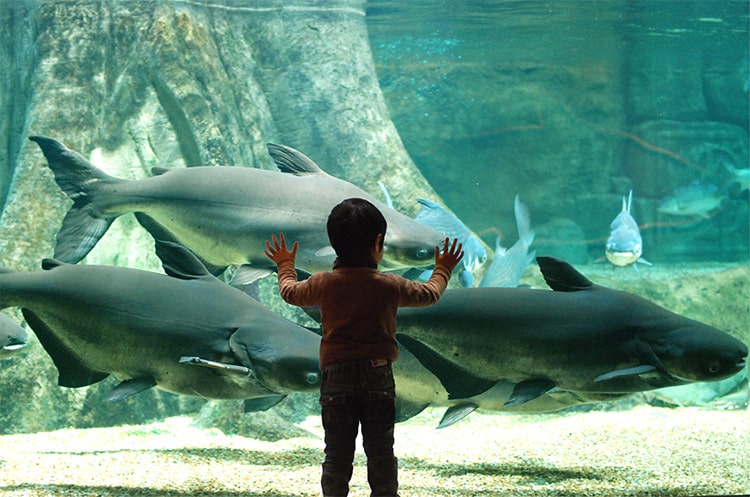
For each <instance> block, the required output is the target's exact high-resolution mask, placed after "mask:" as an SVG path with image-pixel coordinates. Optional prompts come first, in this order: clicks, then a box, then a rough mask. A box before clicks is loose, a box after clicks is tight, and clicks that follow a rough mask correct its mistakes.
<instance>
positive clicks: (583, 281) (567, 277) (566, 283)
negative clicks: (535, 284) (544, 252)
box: [536, 257, 594, 292]
mask: <svg viewBox="0 0 750 497" xmlns="http://www.w3.org/2000/svg"><path fill="white" fill-rule="evenodd" d="M536 262H537V264H539V270H540V271H541V272H542V276H544V281H546V282H547V285H549V287H550V288H551V289H553V290H555V291H556V292H578V291H580V290H586V289H587V288H591V287H593V286H594V284H593V283H592V282H591V281H590V280H589V279H588V278H586V277H585V276H584V275H582V274H581V273H579V272H578V271H576V270H575V268H573V266H571V265H570V264H568V263H567V262H565V261H564V260H562V259H557V258H555V257H537V258H536Z"/></svg>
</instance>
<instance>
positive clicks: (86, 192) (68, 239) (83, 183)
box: [29, 136, 123, 263]
mask: <svg viewBox="0 0 750 497" xmlns="http://www.w3.org/2000/svg"><path fill="white" fill-rule="evenodd" d="M29 140H31V141H33V142H35V143H36V144H37V145H39V148H41V150H42V153H43V154H44V156H45V157H46V159H47V163H48V165H49V168H50V169H51V170H52V172H53V173H54V174H55V181H56V182H57V185H58V186H59V187H60V189H61V190H62V191H63V192H64V193H65V194H66V195H67V196H68V197H70V199H71V200H73V206H72V207H71V208H70V210H69V211H68V213H67V214H66V215H65V219H63V223H62V226H61V227H60V230H59V231H58V233H57V243H56V245H55V254H54V256H55V258H56V259H59V260H61V261H64V262H70V263H76V262H78V261H80V260H81V259H83V258H84V257H86V254H88V253H89V252H90V251H91V249H92V248H94V245H96V243H97V242H98V241H99V239H100V238H101V237H102V236H103V235H104V233H106V232H107V229H109V227H110V225H111V224H112V222H113V221H114V220H115V218H114V217H112V218H104V217H101V216H100V215H98V214H97V213H96V212H95V210H94V208H93V206H92V205H91V198H92V194H91V192H92V190H93V189H94V188H95V187H96V185H97V183H100V182H107V183H114V182H119V181H123V180H120V179H118V178H115V177H113V176H109V175H108V174H106V173H104V172H103V171H101V170H99V169H97V167H96V166H94V165H93V164H91V163H90V162H89V161H88V160H86V158H85V157H83V156H82V155H81V154H79V153H78V152H76V151H74V150H70V149H69V148H67V147H66V146H65V145H63V144H62V143H60V142H59V141H57V140H55V139H52V138H47V137H44V136H30V137H29Z"/></svg>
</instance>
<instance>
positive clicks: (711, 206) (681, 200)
mask: <svg viewBox="0 0 750 497" xmlns="http://www.w3.org/2000/svg"><path fill="white" fill-rule="evenodd" d="M727 198H728V197H727V194H726V192H724V191H721V190H720V189H719V187H718V186H716V185H714V184H712V183H702V182H700V181H694V182H692V183H690V184H689V185H685V186H681V187H679V188H677V189H675V191H674V192H672V194H670V195H668V196H666V197H664V198H663V199H662V200H661V202H659V205H658V206H657V208H656V210H658V211H659V212H662V213H664V214H669V215H672V216H692V217H704V218H708V217H709V214H710V213H711V212H713V211H715V210H716V209H719V208H720V207H721V204H722V202H723V201H724V200H725V199H727Z"/></svg>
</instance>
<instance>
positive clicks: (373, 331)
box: [265, 198, 463, 497]
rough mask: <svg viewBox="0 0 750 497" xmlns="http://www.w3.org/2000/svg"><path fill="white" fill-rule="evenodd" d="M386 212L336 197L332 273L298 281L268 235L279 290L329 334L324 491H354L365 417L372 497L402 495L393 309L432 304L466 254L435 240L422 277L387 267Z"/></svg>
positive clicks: (324, 358)
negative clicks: (382, 266)
mask: <svg viewBox="0 0 750 497" xmlns="http://www.w3.org/2000/svg"><path fill="white" fill-rule="evenodd" d="M386 227H387V225H386V220H385V218H384V217H383V214H382V213H381V212H380V211H379V210H378V209H377V207H375V206H374V205H373V204H372V203H370V202H368V201H367V200H364V199H361V198H350V199H347V200H344V201H343V202H341V203H340V204H338V205H336V206H335V207H334V208H333V210H332V211H331V213H330V215H329V217H328V223H327V230H328V238H329V240H330V242H331V246H332V247H333V249H334V250H335V251H336V256H337V258H336V261H335V263H334V265H333V271H331V272H323V273H317V274H314V275H312V276H311V277H310V278H308V279H307V280H305V281H297V273H296V271H295V269H294V261H295V257H296V254H297V248H298V242H296V241H295V242H294V245H293V246H292V248H291V250H289V249H287V247H286V240H285V239H284V234H283V233H281V234H280V235H279V238H278V239H277V238H276V235H273V237H272V239H271V242H272V243H273V245H272V244H271V242H268V241H266V251H265V253H266V255H267V256H268V257H269V258H270V259H271V260H272V261H274V262H275V263H276V265H277V267H278V276H279V292H280V293H281V296H282V298H283V299H284V300H285V301H286V302H288V303H290V304H293V305H297V306H318V307H319V308H320V311H321V321H322V326H323V338H322V340H321V342H320V367H321V370H322V371H323V380H322V383H321V386H320V404H321V408H322V411H321V415H322V420H323V428H324V430H325V445H326V447H325V460H324V462H323V475H322V477H321V486H322V489H323V495H324V497H345V496H346V495H348V493H349V480H350V479H351V476H352V470H353V466H352V463H353V461H354V451H355V441H356V438H357V430H358V428H359V425H361V426H362V441H363V446H364V450H365V454H366V456H367V480H368V482H369V484H370V489H371V496H372V497H395V496H397V495H398V460H397V459H396V457H394V455H393V442H394V423H395V417H396V404H395V396H396V393H395V383H394V380H393V370H392V368H391V363H392V362H393V361H395V360H396V359H397V358H398V344H397V343H396V338H395V335H396V310H397V308H398V307H421V306H428V305H431V304H434V303H435V302H437V301H438V300H439V299H440V296H441V295H442V294H443V292H444V291H445V288H446V287H447V285H448V280H449V279H450V275H451V272H452V271H453V268H455V267H456V265H457V264H458V262H459V261H460V260H461V258H462V257H463V252H462V250H461V249H462V245H461V244H458V246H456V245H457V242H458V241H457V240H456V239H454V240H453V244H452V245H451V246H450V248H449V240H448V238H446V239H445V245H444V247H443V251H442V253H441V252H440V249H439V247H435V269H434V270H433V272H432V276H431V277H430V279H429V280H428V281H427V282H425V283H417V282H413V281H409V280H407V279H405V278H403V277H401V276H399V275H395V274H388V273H381V272H380V271H378V264H379V263H380V262H381V260H382V259H383V242H384V240H385V232H386Z"/></svg>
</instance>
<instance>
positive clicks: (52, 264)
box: [42, 258, 67, 270]
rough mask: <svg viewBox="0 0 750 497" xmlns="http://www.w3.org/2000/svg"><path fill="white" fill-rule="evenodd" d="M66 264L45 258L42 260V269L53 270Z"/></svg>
mask: <svg viewBox="0 0 750 497" xmlns="http://www.w3.org/2000/svg"><path fill="white" fill-rule="evenodd" d="M65 264H67V263H66V262H62V261H58V260H57V259H51V258H46V259H42V269H44V270H47V269H55V268H56V267H60V266H64V265H65Z"/></svg>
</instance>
